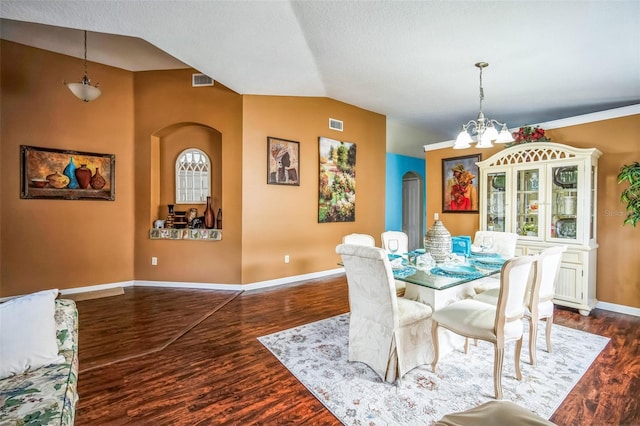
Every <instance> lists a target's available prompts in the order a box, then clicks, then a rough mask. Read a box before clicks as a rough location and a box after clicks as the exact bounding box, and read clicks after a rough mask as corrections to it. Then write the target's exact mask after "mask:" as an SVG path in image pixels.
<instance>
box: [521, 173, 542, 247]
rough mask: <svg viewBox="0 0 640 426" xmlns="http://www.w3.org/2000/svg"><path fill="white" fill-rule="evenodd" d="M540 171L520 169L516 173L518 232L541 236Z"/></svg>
mask: <svg viewBox="0 0 640 426" xmlns="http://www.w3.org/2000/svg"><path fill="white" fill-rule="evenodd" d="M539 179H540V172H539V170H538V169H526V170H518V171H517V174H516V182H517V190H516V233H517V234H518V235H522V236H527V237H539V236H540V234H539V231H540V230H539V228H540V226H539V225H541V224H542V223H543V221H542V218H541V217H540V216H539V215H538V213H539V207H540V189H539V188H540V186H539Z"/></svg>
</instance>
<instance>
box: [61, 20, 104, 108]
mask: <svg viewBox="0 0 640 426" xmlns="http://www.w3.org/2000/svg"><path fill="white" fill-rule="evenodd" d="M63 84H64V85H65V86H67V87H68V88H69V90H71V93H73V94H74V95H75V96H76V97H77V98H78V99H81V100H83V101H84V102H89V101H93V100H94V99H97V98H98V97H99V96H100V95H101V94H102V92H101V91H100V89H98V84H96V85H95V86H92V85H91V80H89V76H88V75H87V31H86V30H85V32H84V76H83V77H82V80H80V83H67V82H66V81H65V82H63Z"/></svg>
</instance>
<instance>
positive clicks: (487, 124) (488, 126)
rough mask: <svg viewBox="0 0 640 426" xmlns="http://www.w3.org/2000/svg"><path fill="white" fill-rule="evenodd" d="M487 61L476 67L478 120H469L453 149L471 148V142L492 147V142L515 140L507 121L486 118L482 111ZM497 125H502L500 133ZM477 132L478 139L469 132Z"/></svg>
mask: <svg viewBox="0 0 640 426" xmlns="http://www.w3.org/2000/svg"><path fill="white" fill-rule="evenodd" d="M488 66H489V64H488V63H486V62H478V63H477V64H476V67H478V68H479V69H480V112H479V113H478V119H477V120H469V122H468V123H467V124H465V125H463V126H462V130H461V131H460V134H459V135H458V137H457V138H456V142H455V144H454V145H453V149H465V148H470V147H471V145H470V144H471V143H474V142H478V144H477V145H476V147H477V148H491V147H492V146H493V145H492V143H494V142H495V143H509V142H513V136H512V135H511V133H510V132H509V129H508V128H507V125H506V123H500V122H499V121H497V120H493V119H490V118H485V116H484V114H483V112H482V101H483V99H484V89H483V88H482V69H483V68H486V67H488ZM497 126H501V127H502V129H501V130H500V133H498V131H497V130H496V127H497ZM470 131H471V132H473V133H475V134H476V140H475V141H474V140H473V138H472V137H471V135H470V134H469V132H470Z"/></svg>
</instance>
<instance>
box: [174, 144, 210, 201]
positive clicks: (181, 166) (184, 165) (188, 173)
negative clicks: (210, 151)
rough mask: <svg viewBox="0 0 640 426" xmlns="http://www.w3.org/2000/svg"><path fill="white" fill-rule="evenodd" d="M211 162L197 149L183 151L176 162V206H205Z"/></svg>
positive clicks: (208, 194) (208, 192)
mask: <svg viewBox="0 0 640 426" xmlns="http://www.w3.org/2000/svg"><path fill="white" fill-rule="evenodd" d="M210 181H211V161H209V157H208V156H207V154H205V153H204V152H203V151H201V150H199V149H197V148H189V149H185V150H184V151H182V152H181V153H180V155H179V156H178V159H177V160H176V204H205V203H206V202H207V197H208V196H210V195H211V188H210V187H211V184H210Z"/></svg>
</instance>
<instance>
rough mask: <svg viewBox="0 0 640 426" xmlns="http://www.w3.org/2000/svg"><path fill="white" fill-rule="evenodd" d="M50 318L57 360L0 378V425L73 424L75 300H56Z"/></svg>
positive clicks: (74, 403)
mask: <svg viewBox="0 0 640 426" xmlns="http://www.w3.org/2000/svg"><path fill="white" fill-rule="evenodd" d="M54 318H55V334H56V343H57V346H58V359H57V361H56V363H53V364H49V365H44V366H41V367H38V368H33V369H31V368H29V369H27V370H26V371H25V372H23V373H22V374H14V375H11V376H9V377H5V378H2V379H0V426H7V425H12V426H13V425H65V426H66V425H73V422H74V418H75V407H76V402H77V401H78V393H77V384H78V311H77V309H76V305H75V302H74V301H73V300H67V299H56V300H55V308H54ZM3 320H4V318H3ZM3 331H4V330H3ZM5 356H6V355H5Z"/></svg>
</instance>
